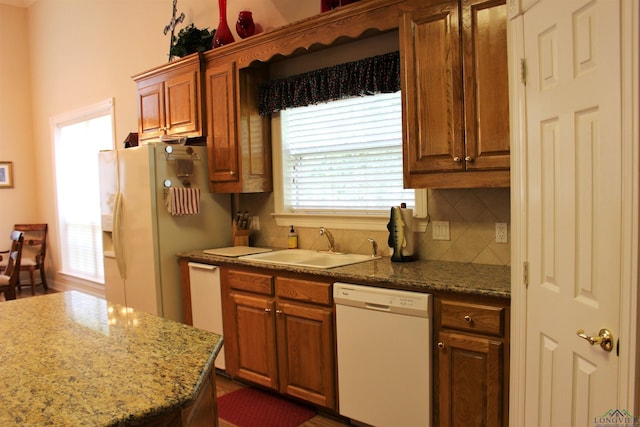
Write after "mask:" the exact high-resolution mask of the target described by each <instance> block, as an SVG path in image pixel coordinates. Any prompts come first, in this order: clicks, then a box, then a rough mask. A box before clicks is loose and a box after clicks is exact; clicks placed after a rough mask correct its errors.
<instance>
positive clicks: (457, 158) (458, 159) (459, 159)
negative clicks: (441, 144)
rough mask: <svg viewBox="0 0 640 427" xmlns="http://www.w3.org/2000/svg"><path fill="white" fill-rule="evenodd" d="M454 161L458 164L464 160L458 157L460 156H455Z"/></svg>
mask: <svg viewBox="0 0 640 427" xmlns="http://www.w3.org/2000/svg"><path fill="white" fill-rule="evenodd" d="M453 161H454V162H456V163H460V162H461V161H462V159H461V158H460V157H458V156H455V157H454V158H453Z"/></svg>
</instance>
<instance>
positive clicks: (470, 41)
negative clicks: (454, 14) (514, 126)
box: [462, 0, 510, 170]
mask: <svg viewBox="0 0 640 427" xmlns="http://www.w3.org/2000/svg"><path fill="white" fill-rule="evenodd" d="M462 40H463V49H462V54H463V67H462V68H463V70H464V88H465V93H464V106H465V107H464V109H465V123H466V128H465V135H466V153H465V155H466V156H469V157H471V159H472V161H470V162H467V163H466V166H467V169H470V170H476V169H480V170H491V169H493V170H495V169H502V170H509V145H510V144H509V76H508V68H507V66H508V65H507V6H506V3H505V1H504V0H497V1H496V0H491V1H487V0H465V1H463V2H462Z"/></svg>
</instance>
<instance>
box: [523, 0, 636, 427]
mask: <svg viewBox="0 0 640 427" xmlns="http://www.w3.org/2000/svg"><path fill="white" fill-rule="evenodd" d="M620 3H621V2H620V1H619V0H561V1H557V0H542V1H539V2H538V3H537V4H535V5H534V6H533V7H532V9H530V10H529V11H527V12H526V13H525V15H524V51H525V55H526V60H527V65H528V67H527V74H528V75H527V83H526V118H527V119H526V127H527V145H526V151H525V156H526V171H525V172H524V176H525V181H526V183H527V187H526V199H525V203H526V206H527V207H526V218H528V221H527V222H528V223H527V225H526V231H525V233H526V236H527V244H526V252H527V255H528V261H529V287H528V291H527V314H526V368H525V376H526V385H525V407H524V418H525V421H526V425H532V426H534V425H535V426H592V425H594V423H595V422H596V420H597V419H599V418H601V417H606V416H607V414H610V412H609V411H615V410H618V409H623V408H617V405H618V402H619V400H618V396H617V390H618V373H619V357H618V356H617V348H616V344H617V340H618V337H619V336H620V295H621V283H622V274H623V271H622V269H623V267H622V262H621V260H622V257H623V253H622V244H621V242H622V241H623V221H622V219H623V206H624V203H625V197H626V198H629V197H630V195H629V194H628V193H627V194H623V189H625V188H630V187H627V186H626V184H625V183H624V179H625V171H627V170H628V165H629V159H625V158H624V156H623V154H624V153H625V148H624V145H625V144H629V143H630V142H629V141H625V140H624V139H623V137H622V135H623V131H622V124H621V120H620V117H621V113H622V111H621V105H622V89H621V81H622V74H621V72H622V69H621V61H622V59H621V56H620V53H621V31H620V28H621V22H620V20H621V6H620ZM603 328H606V329H608V330H610V331H611V332H612V334H613V349H612V351H610V352H607V351H605V350H604V349H603V348H601V347H600V346H599V345H597V344H596V345H590V343H589V342H588V341H587V340H585V339H583V338H580V337H579V336H578V335H577V331H578V330H579V329H584V331H585V334H587V335H589V336H598V333H599V331H600V330H601V329H603ZM627 351H628V350H627ZM629 409H632V408H629Z"/></svg>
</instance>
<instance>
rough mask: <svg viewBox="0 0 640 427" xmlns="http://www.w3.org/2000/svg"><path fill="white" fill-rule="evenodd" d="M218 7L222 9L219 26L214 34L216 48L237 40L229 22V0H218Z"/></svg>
mask: <svg viewBox="0 0 640 427" xmlns="http://www.w3.org/2000/svg"><path fill="white" fill-rule="evenodd" d="M218 8H219V9H220V22H218V28H216V33H215V34H214V36H213V47H214V48H215V47H220V46H224V45H226V44H229V43H233V42H234V41H236V40H235V39H234V38H233V34H231V29H230V28H229V25H228V24H227V0H218Z"/></svg>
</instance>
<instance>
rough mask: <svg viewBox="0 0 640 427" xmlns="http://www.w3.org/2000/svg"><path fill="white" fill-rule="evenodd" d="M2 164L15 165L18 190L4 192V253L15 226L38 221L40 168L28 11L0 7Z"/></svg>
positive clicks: (0, 225) (0, 246) (0, 243)
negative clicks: (33, 117) (33, 116)
mask: <svg viewBox="0 0 640 427" xmlns="http://www.w3.org/2000/svg"><path fill="white" fill-rule="evenodd" d="M0 22H2V24H1V25H0V161H9V162H13V171H14V176H13V179H14V187H13V188H1V189H0V250H7V249H9V233H10V232H11V230H12V229H13V224H15V223H19V222H34V221H36V219H37V218H38V202H37V200H38V197H39V195H40V194H41V192H40V191H39V188H38V187H37V185H36V182H37V181H36V176H35V175H36V173H37V166H36V163H35V162H34V160H33V159H34V157H35V154H34V153H35V151H36V149H35V146H34V142H33V132H32V126H31V123H32V121H31V89H30V87H31V86H30V66H29V49H28V39H27V11H26V10H25V9H23V8H19V7H14V6H6V5H2V4H0Z"/></svg>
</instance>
